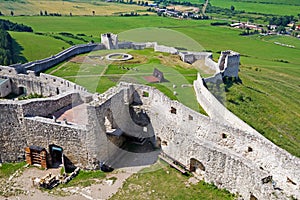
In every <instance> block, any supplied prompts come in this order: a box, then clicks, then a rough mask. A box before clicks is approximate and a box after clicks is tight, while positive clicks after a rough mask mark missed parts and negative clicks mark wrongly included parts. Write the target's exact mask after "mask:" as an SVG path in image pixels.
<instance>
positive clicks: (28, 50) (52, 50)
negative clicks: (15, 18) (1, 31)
mask: <svg viewBox="0 0 300 200" xmlns="http://www.w3.org/2000/svg"><path fill="white" fill-rule="evenodd" d="M9 33H10V35H11V36H12V38H14V39H15V40H16V42H17V43H18V44H19V45H21V46H22V47H23V49H24V50H23V51H22V52H21V53H22V56H24V57H25V58H26V59H27V60H29V61H31V60H37V59H41V58H45V57H48V56H51V55H54V54H56V53H58V52H59V51H62V48H63V47H64V48H68V47H69V46H70V45H69V44H67V43H65V42H63V41H60V40H56V39H54V38H51V37H47V36H41V35H35V34H33V33H21V32H9Z"/></svg>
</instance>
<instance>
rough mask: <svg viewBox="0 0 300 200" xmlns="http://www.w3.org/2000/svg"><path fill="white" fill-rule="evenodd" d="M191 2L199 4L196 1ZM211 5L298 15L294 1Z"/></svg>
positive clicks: (236, 0)
mask: <svg viewBox="0 0 300 200" xmlns="http://www.w3.org/2000/svg"><path fill="white" fill-rule="evenodd" d="M191 2H194V3H199V1H197V0H191ZM210 3H211V5H213V6H217V7H221V8H228V9H230V7H231V6H232V5H233V6H234V7H235V9H236V10H245V11H246V12H256V13H264V14H274V15H295V16H297V15H298V14H299V13H300V10H299V9H300V3H299V1H296V0H287V1H271V0H262V1H257V0H250V1H248V0H247V1H243V0H211V1H210Z"/></svg>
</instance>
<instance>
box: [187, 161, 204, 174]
mask: <svg viewBox="0 0 300 200" xmlns="http://www.w3.org/2000/svg"><path fill="white" fill-rule="evenodd" d="M203 171H205V166H204V165H203V163H202V162H200V161H199V160H197V159H195V158H191V160H190V172H195V173H196V174H201V173H202V172H203Z"/></svg>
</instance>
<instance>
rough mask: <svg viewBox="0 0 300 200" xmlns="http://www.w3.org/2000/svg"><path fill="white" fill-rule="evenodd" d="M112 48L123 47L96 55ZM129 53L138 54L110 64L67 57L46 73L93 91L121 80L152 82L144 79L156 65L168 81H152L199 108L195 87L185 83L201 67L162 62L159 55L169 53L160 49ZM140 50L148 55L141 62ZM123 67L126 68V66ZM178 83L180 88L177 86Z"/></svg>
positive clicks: (104, 89) (144, 54)
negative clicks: (71, 59)
mask: <svg viewBox="0 0 300 200" xmlns="http://www.w3.org/2000/svg"><path fill="white" fill-rule="evenodd" d="M111 52H119V50H115V51H96V52H93V53H92V55H94V56H95V55H98V56H100V55H101V56H105V55H106V54H108V53H111ZM123 52H124V51H123ZM128 53H129V54H132V55H134V59H133V60H130V61H126V62H116V63H115V62H111V63H107V65H96V64H95V65H94V64H86V63H84V64H79V63H73V62H70V61H66V62H64V63H61V64H59V65H58V66H56V67H53V68H51V69H48V70H46V71H45V73H49V74H52V75H55V76H59V77H63V78H66V79H68V80H70V81H73V82H76V83H77V84H79V85H82V86H84V87H86V88H87V89H88V90H89V91H90V92H99V93H103V92H105V91H106V90H107V89H109V88H110V87H112V86H114V85H116V84H117V83H118V82H120V81H127V82H128V81H130V82H134V83H139V84H149V83H148V82H147V81H146V80H145V79H144V76H151V75H152V73H153V70H154V68H157V69H159V70H160V71H162V72H163V73H164V76H165V79H166V81H165V82H162V83H155V84H150V85H152V86H154V87H157V88H158V89H159V90H161V91H162V92H165V93H166V94H167V95H168V96H169V97H170V98H171V99H176V100H179V101H180V102H182V103H183V104H185V105H186V106H188V107H190V108H192V109H194V110H197V111H199V106H198V103H197V100H196V98H195V94H194V90H193V88H192V87H182V85H183V84H186V85H187V84H189V85H191V84H192V83H193V81H194V80H195V79H196V78H197V77H196V74H197V70H195V69H184V68H182V67H180V66H174V65H173V64H172V63H168V64H167V65H164V64H161V60H159V59H158V58H159V57H161V58H162V57H163V55H165V56H166V57H168V56H169V54H162V53H156V52H154V51H153V49H145V50H140V51H137V50H135V51H129V52H128ZM138 53H141V54H142V55H143V56H147V57H148V59H147V60H146V61H142V63H141V59H142V58H143V56H142V57H139V55H138ZM86 55H87V54H86ZM88 55H89V54H88ZM79 57H81V56H79ZM135 57H137V58H135ZM122 67H124V68H126V69H123V68H122ZM133 69H135V70H133ZM174 85H175V86H176V88H174V87H173V86H174ZM174 91H176V92H177V95H176V96H174V94H173V92H174Z"/></svg>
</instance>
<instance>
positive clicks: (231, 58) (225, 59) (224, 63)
mask: <svg viewBox="0 0 300 200" xmlns="http://www.w3.org/2000/svg"><path fill="white" fill-rule="evenodd" d="M239 65H240V54H239V53H237V52H234V51H231V50H227V51H222V53H221V56H220V58H219V61H218V66H219V68H220V72H221V73H222V74H223V77H224V76H228V77H235V78H238V72H239Z"/></svg>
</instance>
